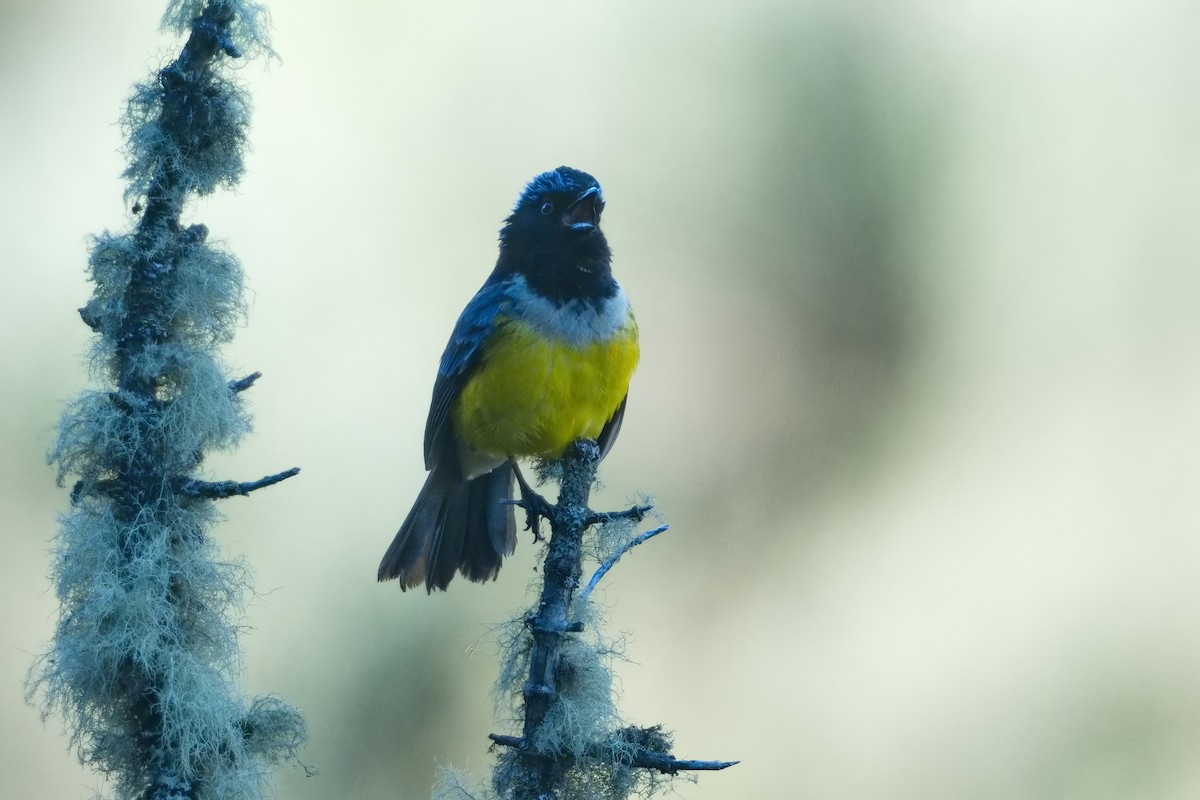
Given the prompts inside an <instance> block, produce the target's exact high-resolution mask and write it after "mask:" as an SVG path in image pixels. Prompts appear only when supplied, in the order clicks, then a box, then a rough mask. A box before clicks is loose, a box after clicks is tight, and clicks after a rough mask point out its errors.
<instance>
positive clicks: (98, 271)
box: [30, 0, 304, 800]
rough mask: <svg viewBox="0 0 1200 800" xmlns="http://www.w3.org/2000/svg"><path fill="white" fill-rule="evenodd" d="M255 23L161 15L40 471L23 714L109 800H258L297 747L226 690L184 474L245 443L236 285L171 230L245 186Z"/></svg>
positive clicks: (197, 245) (230, 569)
mask: <svg viewBox="0 0 1200 800" xmlns="http://www.w3.org/2000/svg"><path fill="white" fill-rule="evenodd" d="M264 21H265V12H264V11H263V9H262V8H261V7H260V6H258V5H256V4H253V3H245V2H236V1H235V0H225V1H224V2H221V1H213V2H208V3H195V2H175V3H172V4H171V6H170V8H169V9H168V12H167V17H166V18H165V19H164V24H165V25H167V27H174V28H176V29H180V30H187V31H188V32H189V38H188V41H187V44H186V45H185V46H184V48H183V51H182V53H181V54H180V56H179V57H178V58H177V59H176V60H175V61H173V62H171V63H170V64H169V65H167V66H166V67H164V68H163V69H162V70H160V71H159V72H158V73H157V74H156V76H155V79H154V80H153V81H152V82H149V83H147V84H144V85H142V86H139V87H138V88H137V89H136V90H135V92H134V96H133V99H132V100H131V102H130V104H129V109H128V112H127V115H126V117H125V120H124V123H125V127H126V131H127V133H128V142H127V154H128V157H129V167H128V169H127V170H126V172H125V177H126V178H127V180H128V181H129V184H128V189H127V196H129V197H130V198H131V199H132V200H133V203H134V209H135V213H137V214H139V219H138V223H137V225H136V226H135V229H134V230H133V231H131V232H128V233H121V234H111V233H107V232H106V233H104V234H102V235H100V236H98V237H96V238H95V240H94V241H93V247H92V254H91V258H90V259H89V278H90V280H91V281H92V283H93V286H94V291H93V295H92V297H91V299H90V300H89V301H88V303H87V305H86V306H85V307H84V308H82V309H80V315H81V317H82V318H83V320H84V322H85V323H86V324H87V325H88V326H89V327H91V328H92V329H93V330H94V331H95V332H96V334H97V337H96V340H95V344H94V346H93V348H92V357H91V364H92V370H93V374H94V375H95V376H96V377H97V378H98V379H100V380H101V382H102V384H104V385H102V386H101V387H100V388H97V389H93V390H89V391H86V392H84V393H82V394H81V395H80V396H79V398H78V399H76V400H75V401H74V402H72V403H71V404H70V405H69V406H68V407H67V409H66V411H65V413H64V414H63V418H62V422H61V424H60V426H59V435H58V439H57V441H56V443H55V446H54V448H53V450H52V452H51V454H50V457H51V460H52V461H53V462H54V463H55V464H56V466H57V467H58V478H59V482H60V484H61V483H65V482H68V481H73V489H72V492H71V506H70V508H69V510H68V511H67V512H65V513H64V514H63V516H62V519H61V527H60V530H59V534H58V536H57V539H56V542H55V550H54V566H53V568H52V577H53V579H54V581H55V589H56V593H57V596H58V599H59V601H60V603H61V611H60V615H59V620H58V624H57V627H56V630H55V635H54V640H53V643H52V645H51V647H50V649H49V651H48V652H47V653H46V654H45V655H44V656H42V657H41V658H40V659H39V660H38V661H37V662H36V663H35V665H34V668H33V670H32V673H31V676H30V677H31V680H30V697H31V700H35V701H37V702H40V703H41V705H42V707H43V709H44V710H45V711H46V713H54V714H57V715H59V716H60V717H62V718H63V720H64V721H65V722H66V725H67V727H68V730H69V732H70V735H71V743H72V746H73V747H74V748H75V749H76V750H77V752H78V754H79V757H80V759H81V760H82V761H83V762H84V763H86V764H88V765H90V766H92V767H93V768H95V769H97V770H98V771H99V772H101V773H102V774H104V775H105V776H106V777H108V778H109V780H110V782H111V789H112V793H113V795H114V796H115V797H120V798H144V799H145V800H167V798H172V799H177V798H195V799H196V800H207V799H208V798H213V799H215V798H247V799H248V798H257V797H260V796H261V794H262V790H263V788H264V786H265V783H266V778H267V776H268V774H269V771H270V769H271V768H272V767H273V766H275V765H277V764H279V763H281V762H282V761H285V760H287V759H294V758H295V757H296V753H297V750H298V748H299V747H300V745H301V743H302V742H303V739H304V723H303V720H302V719H301V717H300V715H299V713H298V712H297V711H296V710H295V709H293V708H292V707H290V706H288V705H287V704H286V703H284V702H283V701H281V700H279V699H277V698H275V697H270V696H267V697H258V698H246V697H244V696H242V694H241V693H240V691H239V690H238V687H237V684H236V676H237V673H238V671H239V668H240V662H239V652H238V647H237V633H238V630H239V625H240V622H241V617H242V614H243V608H244V601H245V596H246V593H247V591H248V590H249V583H248V579H247V572H246V570H245V568H244V567H243V565H242V564H241V563H240V562H238V561H231V560H227V559H223V558H222V557H221V556H220V554H219V553H218V551H217V548H216V546H215V544H214V543H213V541H212V539H211V538H210V536H209V532H210V530H211V528H212V525H213V523H214V522H215V520H216V516H217V514H216V510H215V508H214V506H213V498H215V497H223V496H229V494H230V493H214V492H202V491H196V489H195V487H197V486H201V487H203V486H208V485H218V484H210V483H208V482H204V481H202V480H200V478H199V477H198V476H197V474H196V472H197V470H198V469H199V467H200V465H201V463H202V461H203V458H204V456H205V454H206V453H207V452H210V451H212V450H214V449H219V448H224V447H230V446H232V445H234V444H235V443H236V442H237V441H238V439H239V438H240V437H241V436H242V435H243V434H245V433H246V431H247V430H248V429H249V420H248V417H247V414H246V412H245V409H244V408H243V407H242V405H241V401H240V396H241V390H242V389H245V388H248V387H249V385H250V383H252V382H253V381H252V380H249V381H248V382H247V381H243V382H238V381H234V382H232V383H231V382H230V378H229V376H228V375H227V374H226V373H225V370H224V368H223V366H222V364H221V361H220V358H219V355H218V353H217V352H216V347H217V346H219V345H221V344H222V343H225V342H228V341H229V340H230V338H231V337H232V335H233V331H234V329H235V327H236V325H237V324H238V322H239V321H240V320H241V319H242V318H243V316H244V314H245V307H244V301H243V288H242V269H241V265H240V264H239V262H238V260H237V259H236V258H235V257H234V256H233V255H232V254H230V253H229V252H227V251H225V250H224V249H222V248H220V247H216V246H214V245H212V244H210V243H208V241H207V238H208V230H207V228H205V227H204V226H203V225H190V226H186V227H185V226H184V225H183V224H182V223H181V222H180V215H181V212H182V210H183V208H184V205H185V203H186V202H187V200H188V198H189V197H191V196H193V195H196V194H205V193H207V192H211V191H212V190H214V189H215V188H217V187H219V186H231V185H233V184H234V183H235V182H236V181H237V179H238V177H239V176H240V175H241V173H242V169H243V161H242V153H243V150H244V147H245V143H246V126H247V123H248V108H249V103H248V99H247V97H246V95H245V93H244V92H243V91H242V90H241V89H239V88H238V87H236V86H235V85H234V84H233V83H232V82H231V81H230V80H228V78H226V77H224V76H222V75H221V74H220V73H221V71H222V70H223V69H224V68H225V64H226V62H227V60H228V59H229V58H236V57H238V56H239V55H240V54H241V53H243V52H251V53H252V52H269V47H268V46H267V45H266V37H265V30H264V29H263V27H262V24H263V23H264ZM243 384H244V385H243ZM291 474H294V470H292V471H288V472H287V473H286V474H284V473H281V475H280V476H272V477H271V478H264V479H263V480H262V481H258V482H255V483H250V484H237V485H238V486H245V487H250V488H251V489H253V488H257V487H258V486H260V485H261V486H266V485H270V484H271V483H275V482H278V480H279V479H281V476H282V477H290V475H291ZM220 485H223V484H220ZM234 493H245V492H234Z"/></svg>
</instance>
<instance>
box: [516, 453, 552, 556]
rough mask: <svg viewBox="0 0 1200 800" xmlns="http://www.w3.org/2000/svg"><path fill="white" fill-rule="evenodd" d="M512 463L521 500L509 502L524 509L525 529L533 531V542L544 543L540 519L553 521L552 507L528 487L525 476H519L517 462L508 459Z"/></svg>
mask: <svg viewBox="0 0 1200 800" xmlns="http://www.w3.org/2000/svg"><path fill="white" fill-rule="evenodd" d="M510 461H511V462H512V467H513V472H514V473H515V474H516V476H517V486H518V487H520V489H521V499H520V500H513V501H511V502H512V504H513V505H516V506H520V507H521V508H523V509H525V529H526V530H529V531H533V541H534V542H544V541H545V538H544V537H543V536H542V531H541V524H540V523H541V518H542V517H545V518H546V519H548V520H551V521H553V518H554V517H553V514H554V506H552V505H550V502H549V501H548V500H546V498H544V497H542V496H541V495H540V494H538V493H537V492H535V491H534V490H533V487H532V486H530V485H529V481H527V480H525V476H524V475H522V474H521V468H520V467H519V466H517V460H516V459H515V458H514V459H510Z"/></svg>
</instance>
